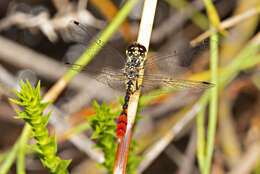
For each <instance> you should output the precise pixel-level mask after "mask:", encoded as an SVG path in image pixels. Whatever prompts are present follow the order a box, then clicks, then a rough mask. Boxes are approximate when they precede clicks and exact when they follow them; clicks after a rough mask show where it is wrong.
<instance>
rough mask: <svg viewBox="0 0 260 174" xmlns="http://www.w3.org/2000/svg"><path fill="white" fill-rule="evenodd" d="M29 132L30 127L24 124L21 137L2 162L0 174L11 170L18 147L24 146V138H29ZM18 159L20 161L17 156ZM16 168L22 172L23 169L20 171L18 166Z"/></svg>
mask: <svg viewBox="0 0 260 174" xmlns="http://www.w3.org/2000/svg"><path fill="white" fill-rule="evenodd" d="M30 132H31V126H30V125H29V124H25V126H24V128H23V131H22V135H21V137H20V138H19V140H18V141H17V142H16V143H15V144H14V146H13V148H12V149H11V151H9V152H8V156H7V157H6V159H5V160H4V161H3V165H2V166H1V167H0V174H6V173H7V172H8V171H9V169H10V168H11V166H12V164H13V162H14V160H15V158H16V156H17V152H18V151H19V150H20V146H21V145H25V144H26V143H27V141H26V142H25V138H26V139H27V138H29V134H30ZM22 137H23V138H22ZM23 143H24V144H23ZM18 153H19V152H18ZM18 155H19V154H18ZM18 158H20V159H18V160H21V157H19V156H18ZM19 165H20V164H19ZM17 167H18V169H17V170H23V169H21V168H22V167H20V166H17Z"/></svg>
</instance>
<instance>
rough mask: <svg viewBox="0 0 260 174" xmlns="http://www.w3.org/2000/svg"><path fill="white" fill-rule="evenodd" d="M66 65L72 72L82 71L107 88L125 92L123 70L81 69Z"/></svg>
mask: <svg viewBox="0 0 260 174" xmlns="http://www.w3.org/2000/svg"><path fill="white" fill-rule="evenodd" d="M67 65H68V66H69V67H70V68H71V69H72V70H74V71H80V70H81V71H83V72H87V73H88V75H90V76H91V77H92V78H94V79H96V80H97V81H99V82H101V83H103V84H105V85H107V86H109V87H110V88H113V89H115V90H118V91H125V81H126V80H127V79H126V77H125V76H124V75H123V70H118V71H116V70H114V69H111V68H109V67H106V68H103V69H93V68H91V67H83V68H82V66H81V65H77V64H69V63H67Z"/></svg>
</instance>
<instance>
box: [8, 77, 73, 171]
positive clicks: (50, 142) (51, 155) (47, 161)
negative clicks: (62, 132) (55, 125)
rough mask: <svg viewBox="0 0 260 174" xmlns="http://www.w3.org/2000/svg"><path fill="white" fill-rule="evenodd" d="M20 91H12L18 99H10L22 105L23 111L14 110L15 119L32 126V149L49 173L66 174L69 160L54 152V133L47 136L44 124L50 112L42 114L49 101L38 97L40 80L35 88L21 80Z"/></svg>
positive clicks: (55, 145) (55, 148)
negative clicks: (33, 139) (46, 101)
mask: <svg viewBox="0 0 260 174" xmlns="http://www.w3.org/2000/svg"><path fill="white" fill-rule="evenodd" d="M20 88H21V91H20V92H18V91H14V92H15V93H16V95H17V96H18V98H19V99H18V100H15V99H10V100H11V101H12V102H14V103H16V104H18V105H20V106H22V107H23V108H24V112H19V111H16V113H17V116H16V117H15V118H16V119H24V120H25V121H26V123H28V124H29V125H30V126H31V128H32V133H33V137H34V138H35V140H36V142H37V143H36V144H35V145H33V149H34V150H35V151H36V152H37V153H38V156H39V158H40V160H41V162H42V164H43V165H44V167H46V168H47V169H48V170H49V171H50V173H53V174H66V173H68V171H67V167H68V165H69V164H70V160H61V159H60V158H59V157H57V156H56V155H55V154H56V152H57V144H56V138H55V135H54V136H52V137H49V136H48V130H47V128H46V125H47V124H48V120H49V117H50V115H51V112H49V113H48V114H47V115H43V111H44V110H45V109H46V107H47V106H48V105H49V103H42V98H41V97H40V82H39V83H38V85H37V87H36V88H32V87H31V85H30V83H29V81H28V80H27V81H26V84H25V83H24V82H23V81H21V85H20Z"/></svg>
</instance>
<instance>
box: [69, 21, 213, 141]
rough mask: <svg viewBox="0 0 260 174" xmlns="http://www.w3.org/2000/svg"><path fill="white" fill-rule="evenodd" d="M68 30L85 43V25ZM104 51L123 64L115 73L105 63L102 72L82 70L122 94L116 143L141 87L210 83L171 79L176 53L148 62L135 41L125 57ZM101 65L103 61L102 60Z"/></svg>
mask: <svg viewBox="0 0 260 174" xmlns="http://www.w3.org/2000/svg"><path fill="white" fill-rule="evenodd" d="M70 29H71V32H72V35H74V36H75V35H76V36H78V38H80V40H81V41H84V42H85V41H86V40H85V39H84V36H86V37H89V36H91V35H92V34H90V31H89V30H88V28H87V27H86V26H85V25H83V24H81V23H79V22H77V21H72V22H71V24H70ZM95 44H97V45H98V46H100V47H102V46H103V45H104V44H102V41H98V42H95ZM105 51H106V54H109V53H112V54H111V55H112V56H114V57H115V56H116V57H117V58H118V59H117V60H118V61H123V62H124V63H122V64H121V65H122V67H121V68H120V69H119V70H115V69H113V68H111V67H109V66H106V63H104V64H105V65H104V68H102V69H97V68H94V70H93V69H91V68H89V67H88V68H86V71H89V72H91V71H92V75H93V77H94V78H95V79H97V80H99V81H100V82H102V83H104V84H106V85H108V86H110V87H111V88H114V89H119V90H124V91H125V98H124V104H123V108H122V112H121V114H120V116H119V119H118V125H117V137H118V140H119V141H120V140H121V139H122V137H123V136H124V135H125V132H126V127H127V108H128V103H129V99H130V96H131V94H133V93H134V92H135V91H137V90H139V89H140V88H141V87H142V91H143V90H144V91H146V89H151V88H153V87H158V86H159V87H161V88H163V89H165V90H166V91H168V90H169V89H177V90H182V89H195V90H203V89H207V88H209V87H211V86H213V85H212V84H211V83H209V82H205V81H191V80H182V79H176V78H174V76H173V72H175V71H177V70H178V69H179V68H177V67H178V66H176V63H177V62H176V60H177V59H174V57H176V52H175V53H174V55H172V54H170V55H168V54H167V55H166V56H160V57H156V56H155V57H151V58H149V59H148V61H146V60H145V56H146V55H147V49H146V48H145V47H144V46H143V45H141V44H139V43H136V42H135V43H133V44H131V45H130V46H128V48H127V49H126V56H122V55H120V54H119V53H118V52H117V51H116V50H114V49H113V48H106V49H105ZM108 60H109V59H108ZM103 62H106V61H105V60H104V61H103ZM108 62H111V61H108ZM66 63H67V64H69V65H70V66H72V69H73V70H75V71H79V70H82V68H83V67H81V65H77V64H73V63H71V62H66ZM160 66H161V67H160ZM143 69H144V70H145V74H144V75H141V74H140V71H141V70H143ZM155 69H156V70H155ZM157 70H163V71H164V72H160V73H158V72H157ZM165 72H166V73H165ZM140 76H142V78H143V84H142V86H141V85H140V84H138V78H139V77H140ZM162 92H163V91H162Z"/></svg>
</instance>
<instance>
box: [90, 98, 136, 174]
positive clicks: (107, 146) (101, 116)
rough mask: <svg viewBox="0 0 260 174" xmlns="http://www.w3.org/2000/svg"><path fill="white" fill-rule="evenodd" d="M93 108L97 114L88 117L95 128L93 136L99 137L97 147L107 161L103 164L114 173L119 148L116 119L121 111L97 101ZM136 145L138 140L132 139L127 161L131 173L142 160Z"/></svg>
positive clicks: (128, 170) (130, 173)
mask: <svg viewBox="0 0 260 174" xmlns="http://www.w3.org/2000/svg"><path fill="white" fill-rule="evenodd" d="M93 108H94V109H95V112H96V114H95V116H92V117H88V120H89V124H90V126H91V127H92V129H93V134H92V136H91V138H92V139H98V141H97V143H96V145H95V148H98V149H100V150H102V151H103V152H104V156H105V162H104V163H102V164H101V166H103V167H105V168H106V169H107V170H108V171H109V173H112V172H113V167H114V161H115V156H116V150H117V142H116V141H115V140H116V133H115V130H116V122H115V119H116V118H117V117H118V116H119V111H118V110H117V111H115V112H112V111H111V108H112V106H111V105H109V106H106V105H105V104H104V103H103V104H102V105H99V104H98V103H97V102H94V103H93ZM136 145H137V143H136V141H132V143H131V146H130V151H129V158H128V162H127V172H128V173H129V174H134V173H135V169H136V166H137V165H138V164H139V162H140V157H138V156H136V155H135V153H134V147H135V146H136Z"/></svg>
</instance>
